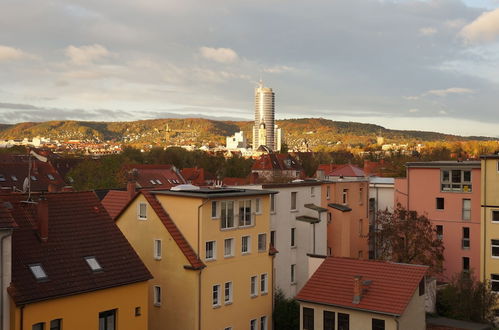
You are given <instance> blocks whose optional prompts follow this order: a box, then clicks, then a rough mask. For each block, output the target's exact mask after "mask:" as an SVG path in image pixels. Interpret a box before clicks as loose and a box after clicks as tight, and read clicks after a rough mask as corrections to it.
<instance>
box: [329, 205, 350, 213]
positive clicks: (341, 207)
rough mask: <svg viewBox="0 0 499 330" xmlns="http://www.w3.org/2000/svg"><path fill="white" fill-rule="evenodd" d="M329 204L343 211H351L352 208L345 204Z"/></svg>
mask: <svg viewBox="0 0 499 330" xmlns="http://www.w3.org/2000/svg"><path fill="white" fill-rule="evenodd" d="M327 206H329V207H332V208H333V209H337V210H340V211H341V212H350V211H351V210H352V209H351V208H349V207H348V206H346V205H343V204H335V203H329V204H327Z"/></svg>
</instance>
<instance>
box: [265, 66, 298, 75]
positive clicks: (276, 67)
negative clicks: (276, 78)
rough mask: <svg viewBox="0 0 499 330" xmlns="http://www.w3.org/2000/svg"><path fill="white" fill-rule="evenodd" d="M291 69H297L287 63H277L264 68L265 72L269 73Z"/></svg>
mask: <svg viewBox="0 0 499 330" xmlns="http://www.w3.org/2000/svg"><path fill="white" fill-rule="evenodd" d="M289 71H296V69H295V68H293V67H290V66H287V65H276V66H272V67H269V68H265V69H263V72H267V73H283V72H289Z"/></svg>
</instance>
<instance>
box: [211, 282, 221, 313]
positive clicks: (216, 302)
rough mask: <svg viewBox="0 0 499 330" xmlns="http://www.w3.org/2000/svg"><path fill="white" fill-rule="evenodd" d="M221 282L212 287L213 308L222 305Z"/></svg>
mask: <svg viewBox="0 0 499 330" xmlns="http://www.w3.org/2000/svg"><path fill="white" fill-rule="evenodd" d="M220 289H221V286H220V284H214V285H213V286H212V288H211V299H212V300H211V306H212V307H213V308H216V307H220V306H221V305H220V294H221V292H220V291H221V290H220Z"/></svg>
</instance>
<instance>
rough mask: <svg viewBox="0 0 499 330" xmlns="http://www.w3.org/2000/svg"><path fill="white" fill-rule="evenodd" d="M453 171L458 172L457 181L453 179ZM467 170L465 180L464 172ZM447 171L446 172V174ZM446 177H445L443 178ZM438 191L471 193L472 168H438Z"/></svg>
mask: <svg viewBox="0 0 499 330" xmlns="http://www.w3.org/2000/svg"><path fill="white" fill-rule="evenodd" d="M454 172H456V174H457V172H459V177H460V180H459V181H454V174H455V173H454ZM467 172H469V177H470V179H469V181H467V180H465V176H466V173H467ZM446 173H447V174H446ZM445 177H447V178H445ZM440 191H441V192H445V193H449V192H453V193H465V194H468V193H472V192H473V170H472V169H451V168H443V169H441V170H440Z"/></svg>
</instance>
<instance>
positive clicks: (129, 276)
mask: <svg viewBox="0 0 499 330" xmlns="http://www.w3.org/2000/svg"><path fill="white" fill-rule="evenodd" d="M32 196H33V195H32ZM45 197H46V199H47V203H48V241H47V242H42V241H41V240H40V239H39V237H38V235H37V229H36V228H37V223H38V220H37V216H36V204H33V203H25V202H23V201H25V200H26V196H25V195H18V194H10V195H6V196H2V197H1V198H2V199H3V200H4V201H8V202H10V203H11V204H12V206H13V208H12V210H11V214H12V216H13V218H14V219H15V221H16V223H17V224H18V225H19V228H18V229H17V230H15V231H14V233H13V235H12V284H11V287H10V288H9V293H10V294H11V296H12V298H13V300H14V302H15V303H16V304H17V305H18V306H19V305H22V304H27V303H33V302H37V301H42V300H48V299H53V298H58V297H64V296H70V295H77V294H80V293H85V292H92V291H97V290H101V289H106V288H111V287H117V286H122V285H128V284H132V283H137V282H143V281H147V280H149V279H151V278H152V276H151V274H150V273H149V271H148V270H147V268H146V267H145V266H144V264H143V263H142V261H141V260H140V258H139V257H138V255H137V254H136V252H135V251H134V249H133V248H132V246H131V245H130V244H129V243H128V241H127V239H126V238H125V236H124V235H123V234H122V233H121V231H120V230H119V228H118V227H117V226H116V224H115V223H114V221H113V220H112V219H111V218H110V217H109V215H108V213H107V212H106V210H105V209H104V208H103V207H102V205H101V203H100V202H99V200H98V198H97V197H96V195H95V194H94V193H92V192H72V193H49V194H45ZM33 199H34V200H35V201H37V200H38V199H39V196H38V195H36V194H35V195H34V196H33ZM85 257H95V258H96V260H97V261H98V263H99V264H100V265H101V266H102V271H99V272H94V271H92V270H91V268H90V267H89V265H88V264H87V261H86V260H85ZM33 264H40V265H41V266H42V267H43V270H44V271H45V273H46V275H47V279H46V280H44V281H40V280H37V279H36V278H35V276H34V274H33V273H32V272H31V270H30V268H29V266H30V265H33Z"/></svg>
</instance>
